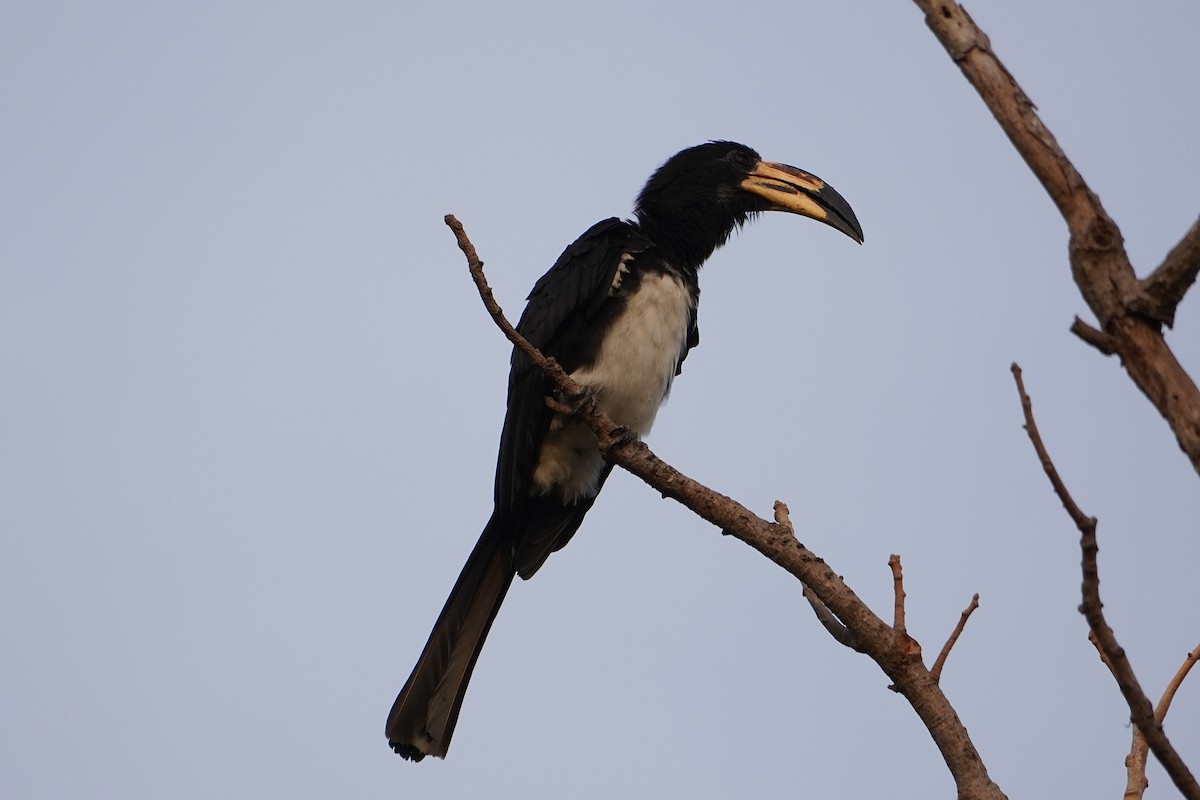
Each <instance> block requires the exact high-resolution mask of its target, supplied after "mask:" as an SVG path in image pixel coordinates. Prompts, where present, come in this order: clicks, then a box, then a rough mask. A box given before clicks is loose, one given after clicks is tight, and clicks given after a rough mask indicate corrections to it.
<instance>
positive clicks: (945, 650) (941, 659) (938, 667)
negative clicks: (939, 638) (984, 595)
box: [929, 592, 979, 680]
mask: <svg viewBox="0 0 1200 800" xmlns="http://www.w3.org/2000/svg"><path fill="white" fill-rule="evenodd" d="M977 608H979V592H976V593H975V595H974V596H973V597H972V598H971V602H970V603H969V604H968V605H967V607H966V608H965V609H963V612H962V615H961V616H959V618H958V624H957V625H955V626H954V630H953V631H952V632H951V633H950V638H949V639H947V640H946V644H945V645H943V646H942V652H940V653H938V657H937V660H936V661H934V662H933V668H932V669H931V670H929V671H930V672H931V673H933V677H934V678H937V679H938V680H941V679H942V667H944V666H945V665H946V658H947V657H948V656H949V655H950V650H951V649H953V647H954V643H955V642H957V641H958V637H959V636H962V632H963V630H964V629H965V628H966V627H967V620H968V619H970V618H971V614H972V613H973V612H974V611H975V609H977Z"/></svg>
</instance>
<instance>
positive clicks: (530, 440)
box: [387, 142, 863, 761]
mask: <svg viewBox="0 0 1200 800" xmlns="http://www.w3.org/2000/svg"><path fill="white" fill-rule="evenodd" d="M762 211H787V212H790V213H793V214H800V215H802V216H805V217H810V218H812V219H815V220H818V221H820V222H824V223H826V224H827V225H830V226H832V227H834V228H836V229H837V230H839V231H841V232H842V233H844V234H846V235H847V236H849V237H850V238H852V239H854V240H855V241H858V242H862V240H863V234H862V228H861V227H860V226H859V224H858V220H857V219H856V218H855V216H854V211H853V210H851V208H850V206H849V204H847V203H846V201H845V200H844V199H842V196H841V195H840V194H838V193H837V192H836V191H834V190H833V189H832V188H831V187H830V186H828V185H827V184H826V183H825V182H824V181H822V180H821V179H820V178H818V177H816V176H815V175H812V174H810V173H808V172H804V171H803V170H799V169H796V168H795V167H790V166H787V165H786V164H777V163H771V162H767V161H763V160H762V159H761V158H760V157H759V155H758V153H756V152H755V151H754V150H752V149H751V148H749V147H746V146H745V145H741V144H737V143H735V142H709V143H707V144H702V145H699V146H697V147H691V148H688V149H687V150H684V151H682V152H680V153H677V154H676V155H674V156H672V157H671V158H670V159H669V160H668V161H667V162H666V163H665V164H663V165H662V166H661V167H660V168H659V169H658V171H656V172H655V173H654V175H652V176H651V178H650V180H649V181H648V182H647V183H646V186H645V188H643V189H642V191H641V194H640V195H639V196H638V200H637V207H636V209H635V210H634V216H635V217H636V219H635V220H620V219H616V218H612V219H606V220H604V221H603V222H598V223H596V224H595V225H593V226H592V227H591V229H590V230H588V231H587V232H586V233H584V234H583V235H582V236H580V237H579V238H578V239H576V240H575V242H574V243H573V244H571V245H570V246H569V247H568V248H567V249H566V250H565V251H564V252H563V254H562V255H561V256H560V257H559V259H558V261H557V262H556V263H555V264H554V266H553V267H551V268H550V271H549V272H547V273H546V274H545V275H543V276H542V278H541V279H540V280H539V281H538V282H537V284H536V285H535V286H534V287H533V291H532V292H531V293H530V294H529V298H528V305H526V307H525V312H524V313H523V314H522V315H521V320H520V322H519V323H518V325H517V330H519V331H520V332H521V333H522V334H523V335H524V336H525V338H527V339H528V340H529V341H530V342H531V343H532V344H533V345H534V346H535V347H537V348H538V349H539V350H541V351H542V352H543V353H545V354H546V355H548V356H552V357H554V358H555V359H556V360H557V361H558V363H559V364H561V365H562V367H563V369H565V370H566V371H567V372H568V373H569V374H570V375H571V376H572V377H573V378H574V379H575V380H576V381H578V382H579V383H580V384H582V385H583V386H584V387H586V388H587V389H588V390H589V391H590V392H591V393H592V394H593V395H594V396H595V397H596V399H597V401H598V402H599V404H600V407H601V408H603V409H604V411H605V412H607V414H608V415H609V416H610V417H612V419H613V420H614V421H615V422H616V423H617V424H618V425H622V426H624V427H626V428H628V429H629V430H630V431H631V432H633V433H634V434H636V435H638V436H645V435H646V434H647V433H649V431H650V426H651V425H653V424H654V417H655V415H656V414H657V413H658V409H659V406H660V405H662V403H663V401H664V400H665V399H666V397H667V393H668V392H669V391H670V389H671V381H672V380H673V379H674V378H675V376H676V375H678V374H679V371H680V367H681V365H682V364H683V360H684V359H685V358H686V357H687V354H688V351H689V350H690V349H691V348H693V347H695V346H696V345H697V344H698V343H699V333H698V330H697V327H696V305H697V301H698V300H699V297H700V288H699V283H698V280H697V273H698V272H699V270H700V266H701V265H702V264H703V263H704V262H705V260H707V259H708V257H709V256H710V255H712V253H713V251H714V250H716V249H717V248H718V247H720V246H721V245H723V244H724V243H725V242H726V240H728V239H729V236H730V234H731V233H733V231H734V230H735V229H737V228H739V227H741V225H743V224H744V223H745V222H746V221H747V220H748V219H750V218H752V217H753V216H755V215H756V214H758V213H759V212H762ZM553 391H554V390H553V387H552V386H551V384H550V383H549V382H548V380H547V379H546V378H545V377H544V376H543V374H542V373H541V372H540V371H538V370H537V369H536V368H535V367H534V366H533V365H532V364H531V363H530V362H529V361H528V359H526V358H525V357H524V356H522V355H521V354H520V353H519V352H517V351H515V350H514V352H513V355H512V367H511V371H510V373H509V378H508V414H507V416H506V417H505V419H504V429H503V431H502V433H501V434H500V454H499V458H498V460H497V464H496V485H495V504H496V505H495V510H494V511H493V512H492V517H491V519H490V520H488V523H487V526H486V527H484V529H483V534H482V535H481V536H480V537H479V542H478V543H477V544H476V545H475V549H474V550H473V551H472V552H471V556H470V557H469V558H468V559H467V563H466V566H464V567H463V570H462V573H461V574H460V575H459V577H458V582H457V583H455V584H454V589H453V590H451V592H450V597H449V599H448V600H447V601H446V605H445V607H444V608H443V609H442V613H441V616H439V617H438V620H437V623H436V624H435V625H434V627H433V632H432V633H431V634H430V636H429V641H428V643H427V644H426V645H425V649H424V651H423V652H422V653H421V657H420V659H419V660H418V661H417V665H416V667H414V668H413V671H412V675H410V676H409V678H408V682H407V683H405V684H404V688H403V689H402V690H401V691H400V695H399V696H398V697H397V698H396V702H395V704H394V705H393V706H392V711H391V714H390V715H389V716H388V721H387V737H388V742H389V743H390V744H391V746H392V748H393V749H394V750H395V751H396V752H397V753H399V754H400V755H402V756H404V757H405V758H408V759H412V760H413V761H420V760H421V759H422V758H424V757H425V756H427V755H434V756H439V757H445V755H446V750H447V748H448V747H449V746H450V737H451V735H452V734H453V733H454V726H455V723H456V722H457V720H458V712H459V709H460V708H461V707H462V701H463V696H464V694H465V693H466V690H467V682H468V680H469V679H470V677H471V671H472V669H473V668H474V667H475V661H476V659H478V657H479V652H480V650H481V649H482V648H483V643H484V639H485V638H486V637H487V634H488V630H489V629H490V628H491V625H492V621H493V620H494V619H495V618H496V612H497V611H499V610H500V604H501V603H502V602H503V600H504V596H505V594H506V593H507V592H508V587H509V585H510V584H511V583H512V580H513V577H514V576H515V575H520V576H521V577H522V578H529V577H532V576H533V574H534V573H535V572H537V571H538V569H539V568H540V567H541V566H542V564H543V563H544V562H545V561H546V558H547V557H548V556H549V555H550V554H551V553H552V552H554V551H555V550H558V549H559V548H561V547H563V545H565V544H566V543H567V542H568V541H569V540H570V538H571V536H572V535H573V534H574V533H575V531H576V530H577V529H578V528H579V525H580V523H581V522H582V521H583V517H584V515H585V514H586V513H587V512H588V509H590V508H591V507H592V503H593V502H595V500H596V495H597V494H598V493H599V491H600V488H601V487H602V486H603V485H604V481H605V479H606V478H607V477H608V474H609V472H610V471H611V468H612V467H611V465H609V464H607V463H605V461H604V459H603V458H601V456H600V453H599V449H598V446H597V440H596V437H595V435H594V434H593V433H592V432H591V430H590V429H589V428H588V427H587V426H586V425H584V424H583V423H582V422H581V421H580V420H579V419H577V418H574V417H569V416H564V415H562V414H558V413H555V412H554V411H552V410H550V408H549V407H548V406H547V404H546V402H545V401H546V397H547V396H548V395H551V394H553Z"/></svg>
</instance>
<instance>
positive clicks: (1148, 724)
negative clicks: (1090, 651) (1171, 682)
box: [1012, 364, 1200, 800]
mask: <svg viewBox="0 0 1200 800" xmlns="http://www.w3.org/2000/svg"><path fill="white" fill-rule="evenodd" d="M1012 374H1013V379H1014V380H1015V381H1016V384H1017V393H1018V394H1019V395H1020V397H1021V410H1022V412H1023V414H1024V416H1025V432H1026V433H1028V434H1029V441H1030V442H1032V444H1033V449H1034V450H1035V451H1036V452H1037V456H1038V460H1039V461H1041V463H1042V469H1043V470H1044V471H1045V473H1046V477H1047V478H1049V479H1050V485H1051V486H1053V487H1054V493H1055V494H1056V495H1058V499H1059V500H1060V501H1061V502H1062V504H1063V508H1065V509H1066V510H1067V513H1068V514H1069V515H1070V516H1071V519H1072V520H1074V522H1075V527H1077V528H1078V529H1079V533H1080V540H1079V548H1080V550H1081V551H1082V552H1083V564H1082V569H1083V587H1082V594H1083V604H1082V605H1081V606H1080V609H1079V610H1080V611H1081V612H1082V613H1083V616H1084V618H1085V619H1087V623H1088V627H1089V628H1090V629H1091V631H1092V633H1093V634H1095V643H1096V647H1097V648H1098V649H1099V650H1100V654H1101V656H1102V658H1103V659H1104V663H1105V664H1107V665H1108V668H1109V670H1111V671H1112V674H1113V677H1114V678H1116V681H1117V688H1119V689H1120V690H1121V694H1122V695H1124V697H1125V702H1126V704H1128V706H1129V712H1130V718H1131V719H1132V720H1133V724H1134V725H1135V726H1136V727H1137V729H1138V730H1140V731H1141V732H1142V735H1143V736H1145V737H1146V743H1147V744H1148V745H1149V747H1150V749H1151V750H1153V751H1154V755H1155V757H1157V758H1158V760H1159V761H1160V762H1161V763H1162V765H1163V768H1164V769H1166V771H1167V774H1168V775H1169V776H1170V777H1171V780H1172V781H1174V783H1175V786H1176V787H1178V789H1179V791H1180V793H1181V794H1183V796H1184V797H1187V798H1189V800H1200V784H1197V783H1196V778H1195V777H1194V776H1193V775H1192V773H1191V770H1189V769H1188V767H1187V764H1185V763H1184V762H1183V759H1182V758H1181V757H1180V755H1179V753H1178V752H1177V751H1176V750H1175V748H1174V746H1173V745H1172V744H1171V742H1170V740H1169V739H1167V734H1166V733H1165V732H1164V731H1163V729H1162V725H1161V724H1160V722H1161V721H1160V720H1157V719H1155V716H1154V709H1153V708H1152V707H1151V705H1150V700H1149V698H1147V697H1146V693H1145V692H1143V691H1142V687H1141V684H1139V683H1138V679H1137V676H1136V675H1134V673H1133V666H1132V665H1131V664H1130V663H1129V659H1128V658H1127V657H1126V655H1125V650H1124V649H1123V648H1122V647H1121V645H1120V644H1119V643H1118V642H1117V637H1116V634H1114V633H1113V630H1112V628H1110V627H1109V626H1108V622H1107V621H1106V620H1105V618H1104V611H1103V608H1104V604H1103V603H1101V602H1100V568H1099V565H1098V564H1097V560H1096V556H1097V554H1098V553H1099V551H1100V547H1099V545H1098V544H1097V542H1096V525H1097V521H1096V518H1095V517H1089V516H1088V515H1087V514H1085V513H1083V510H1082V509H1081V508H1080V507H1079V506H1078V505H1077V504H1076V503H1075V500H1074V499H1073V498H1072V497H1071V493H1070V492H1068V491H1067V487H1066V484H1065V483H1064V482H1063V479H1062V477H1061V476H1060V475H1059V474H1058V470H1057V469H1056V468H1055V466H1054V462H1053V461H1051V460H1050V453H1049V452H1048V451H1047V450H1046V445H1045V443H1044V442H1043V441H1042V436H1041V434H1040V433H1038V428H1037V423H1036V422H1035V421H1034V419H1033V403H1032V401H1030V399H1029V395H1028V394H1026V392H1025V382H1024V381H1023V380H1022V379H1021V368H1020V367H1019V366H1017V365H1016V364H1013V365H1012Z"/></svg>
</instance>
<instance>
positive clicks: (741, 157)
mask: <svg viewBox="0 0 1200 800" xmlns="http://www.w3.org/2000/svg"><path fill="white" fill-rule="evenodd" d="M725 160H726V161H728V162H729V163H730V164H733V165H734V166H735V167H740V168H742V169H749V168H750V167H751V166H753V165H754V159H752V158H751V157H750V155H749V154H748V153H746V152H744V151H742V150H730V151H729V153H728V154H727V155H726V156H725Z"/></svg>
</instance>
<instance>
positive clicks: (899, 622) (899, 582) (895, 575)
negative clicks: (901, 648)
mask: <svg viewBox="0 0 1200 800" xmlns="http://www.w3.org/2000/svg"><path fill="white" fill-rule="evenodd" d="M888 566H889V567H890V568H891V570H892V593H893V594H894V595H895V601H894V606H895V615H894V617H895V619H894V621H893V622H892V627H893V628H895V629H896V630H897V631H898V632H900V633H907V630H906V629H905V622H904V598H905V597H906V596H907V595H905V593H904V567H902V566H901V565H900V556H899V555H897V554H896V553H892V554H891V555H890V556H889V557H888Z"/></svg>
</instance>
